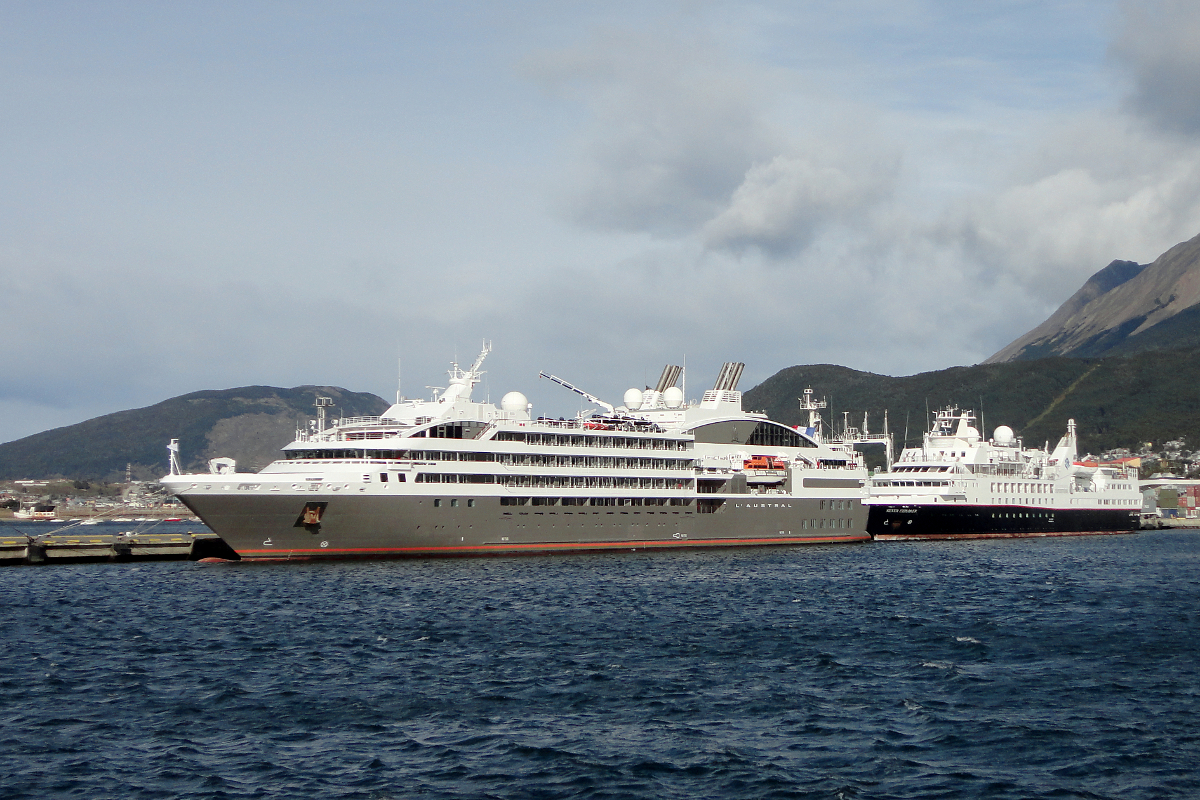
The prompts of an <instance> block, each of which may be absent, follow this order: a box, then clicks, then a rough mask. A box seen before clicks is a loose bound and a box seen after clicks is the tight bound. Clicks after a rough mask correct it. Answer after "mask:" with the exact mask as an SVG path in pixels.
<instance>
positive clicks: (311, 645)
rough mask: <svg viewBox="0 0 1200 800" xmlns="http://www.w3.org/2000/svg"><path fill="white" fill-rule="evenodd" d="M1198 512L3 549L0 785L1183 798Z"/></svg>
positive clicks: (1197, 702) (1199, 655)
mask: <svg viewBox="0 0 1200 800" xmlns="http://www.w3.org/2000/svg"><path fill="white" fill-rule="evenodd" d="M1198 599H1200V534H1194V533H1171V532H1161V533H1145V534H1141V535H1138V536H1115V537H1097V538H1075V539H1043V540H1011V541H996V542H948V543H946V542H906V543H886V544H870V545H860V546H833V547H815V548H814V547H808V548H794V549H770V550H738V551H709V552H690V553H658V554H644V553H606V554H597V555H588V556H559V557H549V558H541V557H528V558H504V559H471V560H453V561H410V562H375V563H348V564H338V563H333V564H291V565H283V564H280V565H248V564H242V565H197V564H193V563H158V564H140V565H138V564H134V565H119V564H98V565H80V566H58V567H13V568H5V569H3V570H0V601H2V602H3V614H2V615H0V631H2V641H3V644H4V646H3V651H2V654H0V795H2V796H4V797H6V798H25V797H28V798H43V797H86V798H93V797H122V798H126V797H129V798H141V797H170V798H175V797H181V798H242V797H287V798H292V797H294V798H325V797H333V798H351V797H352V798H372V799H373V800H374V799H378V800H383V799H384V798H404V797H421V798H473V797H480V798H560V797H563V798H566V797H585V798H695V797H730V798H786V797H814V798H830V799H831V800H836V799H838V798H841V799H842V800H845V799H847V798H929V797H954V798H958V797H986V798H1034V797H1036V798H1041V797H1046V798H1122V799H1123V800H1124V799H1125V798H1164V797H1180V798H1192V797H1197V796H1200V774H1198V770H1200V767H1198V765H1200V612H1198V610H1197V603H1198Z"/></svg>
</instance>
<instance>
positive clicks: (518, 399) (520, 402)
mask: <svg viewBox="0 0 1200 800" xmlns="http://www.w3.org/2000/svg"><path fill="white" fill-rule="evenodd" d="M528 407H529V398H527V397H526V396H525V395H523V394H521V393H520V392H509V393H508V394H506V395H504V397H503V398H501V400H500V408H501V409H503V410H505V411H508V412H509V413H513V412H517V411H524V410H525V409H526V408H528Z"/></svg>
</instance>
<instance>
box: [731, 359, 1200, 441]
mask: <svg viewBox="0 0 1200 800" xmlns="http://www.w3.org/2000/svg"><path fill="white" fill-rule="evenodd" d="M809 387H811V388H812V389H813V393H814V395H815V396H816V397H817V398H818V399H819V398H821V397H825V398H826V399H827V400H828V402H829V409H828V410H827V411H826V412H825V415H824V416H825V418H826V419H827V420H832V421H833V422H834V424H835V426H836V427H837V428H838V429H841V427H842V425H843V412H848V413H849V423H850V424H851V425H852V426H854V427H861V426H862V420H863V412H868V413H869V419H870V429H871V430H872V431H874V432H879V431H881V430H882V429H883V413H884V410H885V409H886V410H887V411H888V416H889V423H890V426H889V427H890V429H891V431H892V433H894V434H895V435H896V441H897V443H898V444H899V442H901V441H902V440H903V439H904V438H905V433H906V431H907V441H908V442H909V444H917V443H919V442H920V440H921V434H922V433H923V432H924V431H925V430H926V429H927V428H928V424H927V421H926V420H927V412H928V411H934V410H936V409H937V408H939V407H944V406H946V405H947V404H954V405H957V406H959V407H960V408H968V409H974V411H975V412H976V414H977V415H980V414H981V415H982V420H981V425H980V429H981V430H986V432H987V433H988V435H990V433H991V430H992V429H994V428H995V427H996V426H998V425H1008V426H1009V427H1010V428H1012V429H1013V430H1014V431H1016V432H1017V435H1018V436H1023V437H1024V439H1025V441H1026V443H1027V444H1030V445H1038V446H1040V445H1042V444H1043V443H1044V442H1046V441H1049V442H1050V443H1051V444H1053V443H1054V442H1056V441H1057V440H1058V437H1060V436H1062V435H1063V433H1065V432H1066V428H1067V420H1068V419H1074V420H1075V421H1076V423H1077V425H1078V431H1079V439H1080V444H1079V446H1080V450H1081V452H1085V451H1089V450H1090V451H1091V452H1093V453H1100V452H1103V451H1105V450H1110V449H1114V448H1118V447H1127V448H1130V449H1132V450H1136V449H1138V448H1140V447H1141V446H1142V445H1143V444H1144V443H1146V442H1158V443H1161V442H1164V441H1168V440H1171V439H1177V438H1185V439H1186V440H1187V441H1188V442H1189V443H1190V445H1191V446H1192V447H1195V446H1197V445H1198V444H1200V415H1198V414H1196V413H1195V409H1196V408H1197V407H1200V348H1195V349H1190V350H1180V351H1172V352H1166V351H1153V352H1146V353H1138V354H1134V355H1131V356H1128V357H1121V356H1110V357H1107V358H1066V357H1055V358H1044V359H1039V360H1033V361H1012V362H1006V363H1000V364H977V365H975V366H973V367H951V368H950V369H944V370H938V371H936V372H925V373H921V374H919V375H910V376H907V377H901V378H893V377H889V376H887V375H875V374H873V373H869V372H859V371H857V370H853V369H849V368H847V367H838V366H833V365H829V364H821V365H815V366H796V367H789V368H788V369H785V370H782V371H781V372H778V373H776V374H775V375H773V376H772V377H770V378H768V379H767V380H765V381H763V383H761V384H759V385H758V386H755V387H754V388H753V389H750V390H749V391H747V392H746V393H745V395H744V398H743V399H744V403H745V407H746V408H748V409H756V410H762V411H766V412H767V413H768V414H769V415H771V417H772V418H773V419H777V420H779V421H781V422H785V423H788V424H792V425H795V424H799V423H801V422H806V421H807V416H805V415H804V414H802V412H800V410H799V409H798V408H797V405H798V404H797V398H799V397H800V396H801V395H802V394H803V392H804V389H806V388H809ZM985 426H986V429H985Z"/></svg>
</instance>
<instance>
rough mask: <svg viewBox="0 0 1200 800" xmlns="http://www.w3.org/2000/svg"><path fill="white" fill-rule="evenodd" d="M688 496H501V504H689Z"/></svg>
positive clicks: (690, 501) (621, 505) (690, 500)
mask: <svg viewBox="0 0 1200 800" xmlns="http://www.w3.org/2000/svg"><path fill="white" fill-rule="evenodd" d="M691 504H692V499H691V498H690V497H501V498H500V505H502V506H560V505H561V506H619V507H625V506H690V505H691Z"/></svg>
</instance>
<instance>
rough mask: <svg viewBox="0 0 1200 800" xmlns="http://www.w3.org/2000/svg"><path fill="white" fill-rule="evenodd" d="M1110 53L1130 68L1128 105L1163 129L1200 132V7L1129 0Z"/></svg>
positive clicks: (1168, 0) (1176, 0)
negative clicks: (1132, 0)
mask: <svg viewBox="0 0 1200 800" xmlns="http://www.w3.org/2000/svg"><path fill="white" fill-rule="evenodd" d="M1110 52H1111V54H1112V56H1113V57H1115V58H1116V59H1117V61H1118V62H1119V63H1120V64H1122V65H1123V66H1124V67H1125V68H1126V69H1127V70H1128V72H1129V78H1130V80H1131V81H1132V86H1131V89H1130V92H1129V94H1128V97H1127V98H1126V99H1127V103H1128V106H1129V108H1130V109H1131V110H1132V111H1133V112H1134V113H1135V114H1138V115H1141V116H1144V117H1145V118H1146V119H1148V120H1149V121H1150V122H1151V123H1153V124H1155V125H1157V126H1159V127H1161V128H1162V129H1164V130H1167V131H1172V132H1176V133H1183V134H1189V135H1192V134H1197V133H1200V5H1197V4H1196V3H1195V2H1194V0H1137V2H1130V1H1129V0H1126V2H1125V3H1124V4H1123V6H1122V9H1121V14H1120V20H1119V23H1118V28H1117V32H1116V36H1115V38H1114V40H1113V43H1112V46H1111V48H1110Z"/></svg>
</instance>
